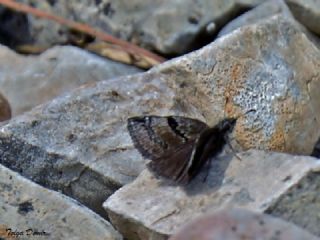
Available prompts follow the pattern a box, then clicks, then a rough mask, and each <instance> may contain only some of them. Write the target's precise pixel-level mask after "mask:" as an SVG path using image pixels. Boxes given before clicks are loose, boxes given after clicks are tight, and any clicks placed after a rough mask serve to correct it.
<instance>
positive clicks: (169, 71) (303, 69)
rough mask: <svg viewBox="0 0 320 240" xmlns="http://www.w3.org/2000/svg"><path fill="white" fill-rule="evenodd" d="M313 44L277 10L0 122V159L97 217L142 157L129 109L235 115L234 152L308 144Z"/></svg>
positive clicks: (313, 135) (313, 105)
mask: <svg viewBox="0 0 320 240" xmlns="http://www.w3.org/2000/svg"><path fill="white" fill-rule="evenodd" d="M319 60H320V51H319V50H318V49H317V48H316V46H315V45H314V44H313V42H311V41H310V40H309V39H308V37H307V35H306V33H305V32H304V30H303V29H301V28H300V25H299V24H297V23H296V22H295V21H294V20H292V19H288V18H286V17H281V16H275V17H273V18H271V19H268V20H267V21H265V22H261V23H259V24H258V25H251V26H248V27H246V28H243V29H242V30H241V31H236V32H234V34H229V35H226V36H225V37H222V38H220V39H219V40H218V41H216V42H214V43H213V44H211V45H209V46H207V47H205V48H203V49H201V50H199V51H197V52H194V53H191V54H189V55H185V56H183V57H181V58H177V59H174V60H172V61H168V62H166V63H164V64H162V65H159V66H158V67H156V68H153V69H152V70H151V71H149V72H147V73H143V74H138V75H132V76H127V77H121V78H114V79H109V80H107V81H103V82H99V83H95V84H92V85H87V86H84V87H82V88H79V89H76V90H74V91H73V92H71V93H70V94H67V95H65V96H63V97H59V98H56V99H55V100H53V101H51V102H49V103H47V104H45V105H42V106H39V107H37V108H35V109H33V110H32V111H31V112H28V113H26V114H24V115H23V116H20V117H17V118H14V119H12V120H11V121H10V123H8V124H7V125H5V126H2V127H1V128H0V162H1V163H2V164H4V165H6V166H7V167H9V168H11V169H13V170H15V171H19V172H21V174H22V175H24V176H26V177H28V178H30V179H32V180H34V181H35V182H37V183H40V184H42V185H44V186H46V187H49V188H53V189H56V190H60V191H62V192H64V193H66V194H68V195H69V196H72V197H74V198H76V199H78V200H79V201H80V202H82V203H84V204H85V205H87V206H89V207H90V208H92V209H94V210H95V211H97V212H99V213H100V214H103V212H104V211H103V209H102V207H101V204H102V202H103V201H104V200H105V199H106V198H107V197H108V196H109V195H111V194H112V193H113V192H114V191H115V190H116V189H117V188H119V187H121V186H122V185H124V184H127V183H129V182H131V181H132V180H134V178H135V177H136V176H137V175H139V173H140V172H141V171H142V170H143V169H144V168H145V165H144V164H145V159H143V158H142V157H141V156H140V155H139V154H138V152H137V151H136V150H135V149H134V148H133V146H132V142H131V140H130V137H129V135H128V132H127V130H126V121H127V118H128V117H131V116H135V115H146V114H155V115H162V116H164V115H180V116H188V117H193V118H197V119H199V120H203V121H205V122H207V123H208V124H209V125H214V124H216V123H217V122H218V121H219V120H220V119H221V118H224V117H227V116H228V117H232V116H233V117H234V116H240V115H241V114H243V113H244V112H246V111H247V110H250V109H255V110H256V112H251V113H250V114H247V115H245V116H241V117H240V118H239V119H238V122H237V125H236V127H235V130H234V134H233V136H231V137H232V138H233V139H235V141H233V142H232V144H234V147H235V148H236V149H241V148H243V149H247V148H260V149H271V150H276V151H288V152H293V153H299V154H303V153H307V154H310V152H311V151H312V148H313V145H314V142H315V141H316V140H317V138H318V136H319V135H320V134H319V131H320V128H319V123H318V122H319V121H316V120H317V119H319V114H320V113H319V111H317V110H316V109H319V108H320V105H319V103H320V101H319V94H318V92H317V89H319V81H318V80H319V76H320V75H319V71H320V68H319V67H318V66H319V62H320V61H319ZM306 136H307V137H306Z"/></svg>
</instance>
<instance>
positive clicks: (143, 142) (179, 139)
mask: <svg viewBox="0 0 320 240" xmlns="http://www.w3.org/2000/svg"><path fill="white" fill-rule="evenodd" d="M206 128H208V126H207V125H206V124H205V123H203V122H201V121H199V120H196V119H192V118H185V117H178V116H169V117H158V116H141V117H132V118H129V119H128V131H129V134H130V136H131V139H132V141H133V144H134V146H135V147H136V148H137V149H138V150H139V152H140V153H141V154H142V156H144V157H145V158H148V159H151V160H156V159H159V158H161V157H163V156H164V155H166V153H167V152H170V151H171V150H172V149H177V148H178V147H180V146H181V145H184V144H185V143H187V142H189V141H193V140H194V139H196V138H197V137H198V136H199V134H200V133H201V132H202V131H203V130H204V129H206Z"/></svg>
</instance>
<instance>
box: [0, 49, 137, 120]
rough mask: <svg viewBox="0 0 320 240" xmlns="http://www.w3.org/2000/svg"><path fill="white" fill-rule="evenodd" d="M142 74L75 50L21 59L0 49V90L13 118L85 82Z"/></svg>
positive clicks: (126, 66) (60, 50)
mask: <svg viewBox="0 0 320 240" xmlns="http://www.w3.org/2000/svg"><path fill="white" fill-rule="evenodd" d="M137 72H141V70H139V69H137V68H135V67H132V66H128V65H124V64H121V63H116V62H113V61H110V60H107V59H103V58H100V57H98V56H96V55H94V54H90V53H88V52H86V51H83V50H81V49H78V48H76V47H70V46H69V47H67V46H65V47H54V48H52V49H49V50H47V51H46V52H44V53H43V54H41V55H40V56H28V57H26V56H22V55H18V54H16V53H14V52H13V51H11V50H9V49H8V48H6V47H4V46H0V89H1V90H2V92H3V93H4V94H5V95H6V97H7V98H8V100H9V102H10V104H11V107H12V114H13V116H16V115H18V114H21V113H23V112H25V111H28V110H30V109H31V108H33V107H35V106H37V105H39V104H41V103H44V102H47V101H48V100H51V99H53V98H54V97H56V96H58V95H60V94H63V93H65V92H67V91H70V90H71V89H74V88H76V87H79V86H80V85H83V84H87V83H94V82H97V81H101V80H106V79H108V78H112V77H117V76H121V75H126V74H133V73H137Z"/></svg>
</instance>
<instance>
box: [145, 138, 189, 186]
mask: <svg viewBox="0 0 320 240" xmlns="http://www.w3.org/2000/svg"><path fill="white" fill-rule="evenodd" d="M193 146H194V140H192V141H189V142H187V143H185V144H183V145H181V146H179V147H177V148H176V149H171V151H168V152H166V154H165V155H164V156H162V157H160V158H158V159H155V160H153V161H150V162H149V163H148V167H149V168H150V169H151V170H152V171H153V172H156V173H157V174H159V175H160V176H163V177H166V178H169V179H171V180H173V181H176V182H180V183H186V182H187V181H188V180H189V178H188V171H187V168H186V166H187V165H188V162H189V160H190V155H191V153H192V151H193Z"/></svg>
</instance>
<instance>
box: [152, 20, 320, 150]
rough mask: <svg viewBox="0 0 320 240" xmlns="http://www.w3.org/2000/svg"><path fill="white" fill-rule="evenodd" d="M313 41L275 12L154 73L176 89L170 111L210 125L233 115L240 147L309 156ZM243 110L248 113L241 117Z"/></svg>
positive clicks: (315, 114)
mask: <svg viewBox="0 0 320 240" xmlns="http://www.w3.org/2000/svg"><path fill="white" fill-rule="evenodd" d="M309 37H310V38H309ZM314 40H315V39H314V38H312V36H310V33H309V32H307V31H306V30H305V29H304V28H303V27H302V26H301V25H300V24H299V23H297V22H296V21H294V20H293V19H292V18H288V16H287V15H285V16H282V15H276V16H273V17H271V18H269V19H267V20H265V21H262V22H260V23H258V24H253V25H249V26H246V27H243V28H241V29H240V30H239V31H235V32H233V34H229V35H226V36H224V37H222V38H219V39H218V40H217V41H215V42H214V43H213V44H211V45H208V46H207V47H205V48H203V49H201V50H199V51H197V52H194V53H192V54H190V55H187V56H185V57H184V58H179V59H176V60H175V61H174V62H168V63H167V64H163V65H161V66H159V67H158V68H155V69H154V72H155V71H157V72H160V73H165V74H166V75H167V78H169V79H170V83H169V86H170V87H171V88H174V89H175V88H177V89H178V88H179V90H177V91H176V94H175V105H174V109H177V110H180V111H182V112H190V113H194V114H189V115H191V117H195V118H198V119H202V117H204V118H205V121H206V122H207V123H208V124H209V125H211V126H212V125H215V124H216V123H217V122H218V119H219V118H220V119H221V118H224V117H236V116H241V117H240V118H239V119H238V122H237V125H236V127H235V130H234V134H233V135H234V136H233V138H235V139H237V141H236V142H238V143H239V144H238V145H240V149H241V148H242V149H250V148H257V149H268V150H273V151H280V152H289V153H297V154H306V155H309V154H310V153H311V152H312V149H313V146H314V144H315V143H316V141H317V139H318V137H319V136H320V126H319V123H318V122H319V121H318V120H317V119H319V117H320V116H319V111H317V109H320V104H319V103H320V99H318V98H319V95H318V94H316V90H315V89H317V87H315V85H319V84H320V81H319V79H320V67H319V62H320V51H319V49H318V48H317V46H316V45H315V43H314ZM297 59H299V63H298V62H297ZM176 66H178V67H176ZM251 109H253V110H256V112H250V113H249V114H247V115H245V116H242V114H243V113H244V112H247V111H248V110H251ZM223 112H224V114H223ZM306 136H308V137H306ZM234 144H236V143H234Z"/></svg>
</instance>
